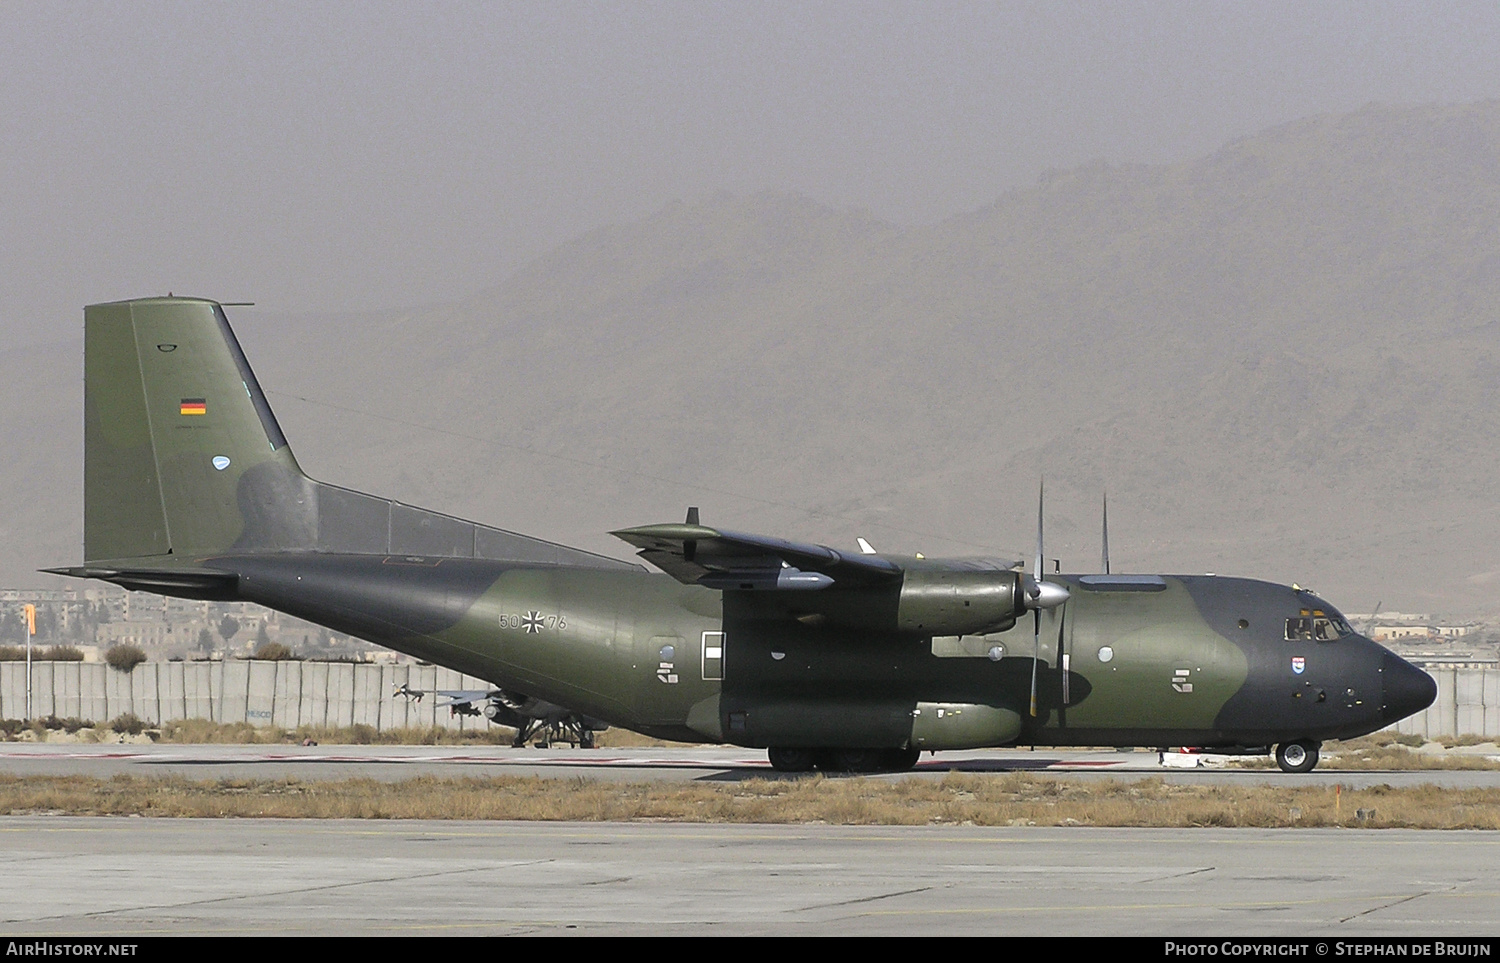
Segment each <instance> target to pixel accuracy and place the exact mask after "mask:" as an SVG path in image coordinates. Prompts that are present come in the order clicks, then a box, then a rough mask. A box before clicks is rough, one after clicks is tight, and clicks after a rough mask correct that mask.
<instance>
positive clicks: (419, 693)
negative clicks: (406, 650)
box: [391, 682, 609, 749]
mask: <svg viewBox="0 0 1500 963" xmlns="http://www.w3.org/2000/svg"><path fill="white" fill-rule="evenodd" d="M430 694H431V695H433V696H435V697H436V699H435V700H434V702H433V705H434V706H436V707H437V708H439V709H444V708H446V709H447V710H448V711H449V713H451V714H452V715H455V716H478V715H482V716H484V717H485V718H486V719H488V720H490V721H491V722H495V723H498V724H500V725H502V726H509V727H510V728H512V729H514V730H516V736H515V738H514V739H512V740H511V746H512V747H513V748H516V749H519V748H521V747H522V746H524V745H526V742H527V740H529V739H531V737H532V736H536V737H538V739H539V741H538V742H537V745H538V746H539V747H543V748H545V747H546V746H548V745H550V744H552V743H555V742H567V743H569V744H571V745H576V746H578V747H579V748H581V749H592V748H594V733H596V732H603V731H604V730H605V729H608V728H609V723H607V722H604V721H603V720H601V719H589V718H587V717H585V716H581V715H579V714H578V713H576V712H574V711H573V710H572V709H569V708H566V707H564V706H559V705H553V704H552V703H550V702H548V701H546V700H545V699H538V698H536V697H535V696H519V697H518V696H515V695H512V694H511V693H509V692H506V691H505V690H504V689H434V690H432V692H431V693H430ZM391 695H392V696H393V697H399V698H403V699H406V700H407V701H409V702H421V701H422V699H423V698H424V697H425V696H427V695H429V693H428V692H427V691H426V690H423V689H413V688H412V687H411V686H410V685H408V684H406V683H404V682H403V683H402V684H401V685H399V686H397V687H396V691H395V692H393V693H391ZM481 705H482V706H483V708H481Z"/></svg>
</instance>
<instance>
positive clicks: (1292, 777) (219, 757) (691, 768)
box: [0, 742, 1500, 788]
mask: <svg viewBox="0 0 1500 963" xmlns="http://www.w3.org/2000/svg"><path fill="white" fill-rule="evenodd" d="M1260 758H1261V757H1232V756H1213V755H1207V756H1186V757H1185V756H1183V755H1182V754H1179V753H1165V754H1163V753H1158V752H1154V751H1151V752H1147V751H1135V752H1119V751H1114V750H1067V749H1064V750H1056V749H1050V750H1043V749H1038V750H1037V751H1035V752H1031V751H1027V750H1025V749H982V750H973V751H968V752H944V753H937V754H928V755H924V756H923V757H922V759H921V761H920V762H919V763H918V764H917V767H916V769H915V770H913V771H911V772H908V773H895V774H889V775H884V776H880V777H878V778H883V779H903V778H908V777H912V776H915V777H917V778H926V779H941V778H942V777H944V776H946V775H947V774H948V773H949V772H954V771H957V772H970V773H984V772H1037V773H1048V774H1051V775H1055V776H1056V777H1057V778H1059V779H1069V780H1089V779H1108V778H1114V779H1130V778H1144V777H1146V776H1158V777H1160V778H1163V779H1166V780H1169V781H1172V782H1187V783H1201V784H1224V783H1230V784H1236V785H1247V784H1274V785H1308V784H1313V785H1332V784H1334V783H1341V784H1343V785H1345V786H1349V787H1352V788H1361V787H1364V786H1370V785H1380V784H1389V785H1393V786H1411V785H1421V784H1423V783H1432V784H1436V785H1441V786H1447V787H1454V788H1476V787H1486V786H1500V767H1497V768H1495V769H1490V770H1406V771H1402V770H1376V771H1369V770H1336V769H1317V770H1314V771H1313V772H1311V773H1305V774H1288V773H1283V772H1281V771H1280V770H1278V769H1276V768H1275V767H1269V768H1265V767H1262V768H1239V766H1240V765H1242V764H1243V763H1244V762H1246V761H1247V760H1250V759H1260ZM0 772H4V773H10V774H14V775H23V776H24V775H54V776H55V775H85V776H97V777H107V776H114V775H120V774H130V775H177V776H186V777H189V778H194V779H248V778H266V779H286V778H292V779H303V780H324V779H352V778H355V777H360V778H367V779H380V780H401V779H409V778H412V777H414V776H418V775H427V776H440V777H449V778H462V777H466V776H480V777H485V776H496V775H525V776H542V777H555V778H560V779H562V778H566V779H575V778H582V779H596V780H604V781H616V782H686V781H692V780H712V781H725V780H738V779H751V778H759V779H765V778H798V777H797V776H784V775H783V774H780V773H777V772H776V771H775V770H773V769H772V768H771V767H770V764H769V763H768V762H767V760H766V755H765V753H764V752H761V751H757V750H754V749H740V748H736V747H733V746H727V747H726V746H683V747H665V748H630V749H564V748H552V749H536V748H532V747H527V748H523V749H512V748H510V747H507V746H488V745H482V746H347V745H341V746H300V745H278V746H268V745H227V744H226V745H174V744H166V743H163V744H155V745H151V744H145V745H141V744H113V745H111V744H91V743H73V744H69V743H53V742H45V743H22V742H12V743H0Z"/></svg>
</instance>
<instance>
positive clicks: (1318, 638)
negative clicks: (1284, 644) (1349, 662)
mask: <svg viewBox="0 0 1500 963" xmlns="http://www.w3.org/2000/svg"><path fill="white" fill-rule="evenodd" d="M1353 634H1354V630H1353V629H1351V628H1350V627H1349V623H1348V622H1345V621H1344V617H1343V616H1342V615H1340V614H1338V613H1337V612H1333V611H1325V610H1323V609H1303V610H1302V611H1301V612H1300V613H1299V614H1298V615H1296V616H1295V617H1293V618H1290V619H1287V620H1286V637H1287V640H1288V641H1290V642H1332V641H1334V640H1335V639H1341V638H1343V637H1344V636H1346V635H1353Z"/></svg>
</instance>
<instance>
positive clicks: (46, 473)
mask: <svg viewBox="0 0 1500 963" xmlns="http://www.w3.org/2000/svg"><path fill="white" fill-rule="evenodd" d="M0 83H3V93H4V96H5V98H6V101H5V102H6V106H7V109H6V110H5V111H3V112H0V164H3V168H0V169H3V170H4V171H5V181H4V183H5V190H6V202H5V204H3V205H0V238H3V240H0V245H3V248H0V251H3V252H4V253H3V257H0V269H3V271H4V272H5V274H4V281H5V283H4V284H3V285H0V329H3V331H4V332H5V334H6V342H5V343H6V345H7V348H6V354H5V357H6V360H7V364H6V367H5V371H6V376H5V378H4V379H3V384H0V404H3V405H4V409H3V410H4V411H5V412H6V414H5V416H4V421H3V423H0V431H3V436H0V437H3V441H4V449H3V450H4V451H5V452H6V453H7V459H6V461H5V462H4V464H3V466H0V484H3V486H4V489H3V490H4V491H6V492H7V495H6V496H5V499H4V501H3V502H0V540H3V544H4V545H5V550H4V552H3V554H0V583H3V584H22V583H28V584H43V582H44V577H42V576H35V575H32V574H30V573H31V570H33V569H35V568H37V567H39V566H41V565H52V564H61V563H67V562H71V561H76V559H77V555H78V545H79V541H80V538H81V532H80V529H79V515H80V512H81V508H80V499H81V492H80V483H79V477H80V466H79V447H80V444H81V439H80V436H81V429H80V427H79V421H80V418H79V411H80V404H79V398H78V396H79V390H78V373H79V370H80V362H79V350H80V349H79V339H78V336H77V332H78V329H79V318H80V308H81V306H82V304H84V303H87V302H89V301H94V300H103V299H112V298H119V297H133V296H139V295H145V294H157V293H165V291H167V290H175V291H176V292H177V293H192V294H202V295H207V296H213V297H220V298H224V299H226V300H240V299H246V300H252V299H253V300H256V301H257V302H259V304H260V307H257V308H254V309H239V310H237V311H235V312H234V313H233V315H232V316H233V318H234V319H235V321H236V324H237V327H238V329H239V330H240V333H241V336H242V339H243V340H244V342H245V344H246V347H247V350H248V351H249V352H250V355H251V358H252V361H253V362H255V363H256V366H257V370H258V372H259V373H260V375H261V380H262V381H263V382H264V383H265V385H266V387H267V388H268V389H269V390H270V391H271V392H272V402H273V404H274V405H275V406H276V409H277V412H278V414H279V416H280V417H281V420H282V422H283V424H284V426H285V427H286V429H287V431H288V434H289V435H290V437H291V438H292V441H293V445H294V447H295V449H296V450H297V453H298V455H299V457H300V458H301V460H302V462H303V464H304V466H305V467H307V468H309V470H311V471H312V472H313V473H315V474H317V475H319V476H320V477H323V478H325V479H327V480H329V481H335V482H340V483H344V484H350V485H354V486H356V487H364V488H369V489H372V490H376V491H379V492H381V493H383V494H388V495H392V496H395V497H399V498H403V499H405V500H408V501H412V502H415V503H418V504H424V505H427V506H429V507H433V508H438V509H443V510H447V511H452V512H455V513H457V514H463V515H467V516H471V517H475V518H478V519H481V520H484V521H487V522H491V523H495V524H500V525H504V526H507V527H511V528H515V529H518V530H522V531H527V532H531V533H535V534H539V535H544V536H547V537H554V538H558V539H560V540H564V541H570V542H573V543H576V544H580V545H582V546H584V547H588V548H594V549H603V550H610V551H615V552H618V551H620V550H621V549H623V548H624V546H623V545H621V546H619V547H618V548H616V547H615V546H613V545H612V544H611V540H610V539H609V538H608V537H607V536H605V535H603V534H602V533H603V532H604V531H605V530H606V529H608V528H610V527H618V526H621V525H628V524H637V523H643V522H647V521H657V520H666V519H671V518H675V517H678V516H679V515H680V513H681V511H682V508H683V507H684V506H685V505H687V504H689V503H692V504H701V505H702V506H703V507H704V515H705V521H708V522H710V523H721V524H726V525H732V526H735V527H740V528H749V529H758V530H766V531H769V532H773V533H776V534H783V535H788V536H793V537H804V538H812V539H816V540H824V541H829V542H833V543H836V544H845V543H848V542H850V541H852V538H853V536H854V535H856V534H864V535H866V537H869V538H871V539H872V540H873V541H875V542H876V544H877V546H879V547H881V548H883V549H889V550H902V551H917V550H921V551H925V552H928V553H929V554H932V553H936V552H963V551H980V550H983V551H1010V552H1014V553H1016V554H1020V555H1024V554H1029V551H1030V542H1031V537H1032V535H1031V526H1032V525H1033V524H1034V519H1033V513H1034V510H1035V509H1034V502H1035V486H1036V480H1037V477H1038V475H1040V474H1041V473H1043V472H1045V473H1046V475H1047V477H1048V488H1049V508H1050V509H1051V511H1050V512H1049V515H1050V517H1049V534H1050V535H1051V536H1052V537H1053V539H1054V544H1053V546H1051V548H1052V551H1051V554H1057V555H1061V556H1062V557H1063V558H1064V561H1065V563H1067V564H1068V565H1069V567H1072V568H1080V569H1087V568H1089V567H1091V566H1092V565H1095V564H1097V554H1098V545H1097V541H1098V536H1097V503H1098V494H1099V491H1100V490H1101V489H1102V488H1104V487H1105V486H1108V488H1109V490H1110V493H1111V503H1112V504H1111V509H1112V510H1111V515H1112V520H1113V527H1114V528H1115V531H1114V533H1112V544H1113V546H1114V549H1115V558H1116V562H1117V566H1119V567H1124V568H1131V569H1135V570H1145V569H1160V570H1168V571H1179V570H1185V571H1205V570H1214V571H1220V572H1234V573H1240V574H1247V575H1256V576H1261V577H1266V578H1274V579H1277V580H1286V581H1291V580H1298V581H1301V582H1303V583H1304V584H1308V583H1310V584H1312V585H1313V586H1314V587H1315V588H1318V589H1320V590H1322V591H1324V592H1325V593H1327V594H1329V595H1331V596H1333V597H1334V599H1335V601H1337V602H1339V603H1340V604H1341V605H1343V606H1344V607H1345V608H1347V609H1352V610H1360V609H1365V608H1368V607H1369V606H1370V605H1373V604H1374V603H1375V601H1377V600H1381V599H1383V600H1384V601H1385V602H1386V603H1387V605H1388V606H1401V607H1406V608H1416V609H1421V610H1428V609H1435V610H1438V611H1446V612H1450V613H1455V614H1477V613H1481V612H1494V611H1496V610H1497V609H1500V605H1497V604H1495V601H1494V598H1495V585H1496V584H1497V583H1500V551H1497V550H1496V549H1495V548H1494V546H1495V545H1496V544H1497V539H1496V536H1497V535H1500V532H1497V531H1496V528H1497V523H1496V517H1497V516H1496V512H1495V510H1494V505H1495V503H1496V501H1497V495H1500V491H1497V488H1500V486H1497V485H1496V482H1495V479H1496V477H1497V475H1496V469H1497V468H1500V465H1496V464H1495V460H1496V456H1495V452H1496V451H1497V450H1500V448H1497V446H1496V441H1497V438H1496V426H1495V424H1494V417H1493V414H1492V413H1493V412H1494V410H1495V401H1496V398H1495V394H1496V392H1497V391H1500V358H1497V357H1496V348H1495V345H1496V335H1497V330H1496V327H1495V325H1496V321H1495V319H1496V313H1495V310H1496V306H1497V305H1496V291H1495V285H1496V284H1497V281H1496V278H1497V277H1500V274H1497V272H1496V267H1497V265H1500V240H1497V237H1496V229H1495V225H1496V224H1497V223H1500V220H1497V215H1500V204H1497V200H1496V197H1497V192H1500V171H1497V166H1496V164H1497V161H1496V158H1497V157H1500V137H1497V133H1496V131H1497V123H1500V121H1497V114H1500V111H1497V108H1496V106H1495V104H1494V103H1493V102H1492V101H1490V98H1494V97H1497V96H1500V14H1497V12H1496V11H1495V10H1494V9H1493V8H1492V7H1490V6H1487V5H1473V6H1466V5H1444V6H1443V7H1441V8H1438V9H1436V10H1429V9H1427V8H1425V7H1417V6H1413V5H1380V4H1357V5H1338V4H1327V5H1320V6H1318V7H1317V8H1315V9H1314V10H1312V11H1311V12H1306V11H1304V10H1302V9H1300V8H1297V7H1294V6H1282V5H1274V4H1271V5H1268V4H1255V5H1242V6H1239V7H1235V8H1231V9H1227V10H1226V9H1218V8H1212V7H1202V6H1201V5H1196V4H1184V5H1171V4H1166V5H1162V4H1151V5H1111V6H1110V7H1108V8H1102V9H1101V8H1096V7H1094V6H1077V7H1068V6H1063V7H1059V6H1057V5H1050V4H1049V5H1038V6H1029V5H1001V6H983V7H975V6H969V5H948V6H945V5H931V4H924V5H920V6H902V5H878V4H877V5H861V6H859V7H848V6H840V5H832V6H814V7H812V8H810V9H808V8H805V7H804V6H803V5H796V6H792V5H788V6H784V7H778V6H775V5H770V6H767V5H756V6H753V7H748V8H747V7H734V6H706V5H683V6H674V5H665V6H653V7H651V8H647V9H644V10H643V9H640V8H638V7H635V6H629V5H627V6H619V7H613V6H607V5H598V6H589V7H563V8H561V9H558V7H557V6H556V5H537V6H524V5H522V6H508V7H505V8H502V9H492V8H489V7H486V6H483V5H462V4H445V5H437V6H431V7H422V8H412V7H409V6H404V5H391V6H379V5H349V6H341V5H320V6H319V7H315V8H311V9H309V8H306V7H305V6H302V5H262V4H256V5H243V6H242V5H234V4H223V5H215V6H212V7H202V6H196V5H174V4H159V5H151V4H145V5H131V6H128V7H117V6H106V5H70V6H65V7H58V6H54V5H26V4H13V5H7V6H6V8H5V9H4V11H3V12H0ZM1372 102H1374V104H1373V105H1372V106H1365V105H1371V104H1372ZM1423 103H1428V104H1434V105H1432V106H1409V105H1412V104H1423ZM1436 103H1446V104H1450V105H1451V106H1438V105H1436ZM1095 159H1098V160H1095ZM423 304H425V305H431V307H426V308H412V307H410V306H411V305H423ZM300 399H313V400H314V401H316V402H319V404H313V403H310V402H308V401H304V400H300ZM330 404H331V405H337V406H340V407H329V405H330ZM417 426H420V427H417Z"/></svg>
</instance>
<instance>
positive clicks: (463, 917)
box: [0, 816, 1500, 956]
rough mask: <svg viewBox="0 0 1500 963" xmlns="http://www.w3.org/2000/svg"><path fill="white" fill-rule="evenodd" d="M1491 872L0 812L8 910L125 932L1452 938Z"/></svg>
mask: <svg viewBox="0 0 1500 963" xmlns="http://www.w3.org/2000/svg"><path fill="white" fill-rule="evenodd" d="M1496 865H1500V833H1495V832H1415V831H1401V830H1249V829H1235V830H1221V829H1193V830H1185V831H1184V830H1148V829H1089V828H1083V827H1075V828H1067V829H1059V828H1044V827H1022V828H1007V829H984V828H975V827H904V828H892V827H848V826H744V825H680V824H660V823H657V824H608V823H590V824H572V823H473V822H458V823H455V822H431V821H375V820H369V821H345V820H327V821H320V820H259V819H233V820H224V819H221V820H195V819H143V818H108V817H59V816H24V817H6V818H0V867H3V871H4V873H5V878H6V883H7V885H6V898H5V900H4V901H3V908H0V919H3V921H4V922H3V929H4V931H5V933H6V934H8V935H9V936H46V935H51V936H77V935H85V934H92V935H100V936H106V937H127V938H128V937H129V936H132V935H289V936H298V935H302V936H352V935H358V936H382V935H401V936H449V935H464V936H474V935H517V934H539V935H540V934H550V935H677V934H684V935H687V934H691V935H715V936H721V935H722V936H788V935H791V936H800V935H819V936H843V935H885V936H898V935H899V936H916V935H922V936H928V935H930V936H938V935H941V936H957V935H986V936H1008V935H1039V936H1049V935H1082V936H1120V935H1135V936H1154V937H1184V938H1187V937H1207V936H1246V937H1267V936H1277V937H1307V938H1308V939H1309V940H1312V941H1319V942H1322V941H1325V940H1328V939H1333V938H1345V937H1350V938H1355V937H1363V938H1368V937H1375V936H1403V937H1422V936H1426V937H1437V938H1440V939H1443V940H1459V939H1461V938H1463V937H1465V936H1485V935H1493V934H1495V933H1496V931H1497V929H1500V924H1497V922H1496V920H1497V919H1500V881H1497V879H1496V875H1495V872H1494V868H1495V866H1496ZM1334 945H1337V944H1336V943H1335V944H1334ZM1325 947H1326V943H1325ZM1315 953H1316V950H1315V949H1313V950H1312V951H1309V952H1305V954H1304V955H1309V956H1311V955H1315Z"/></svg>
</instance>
